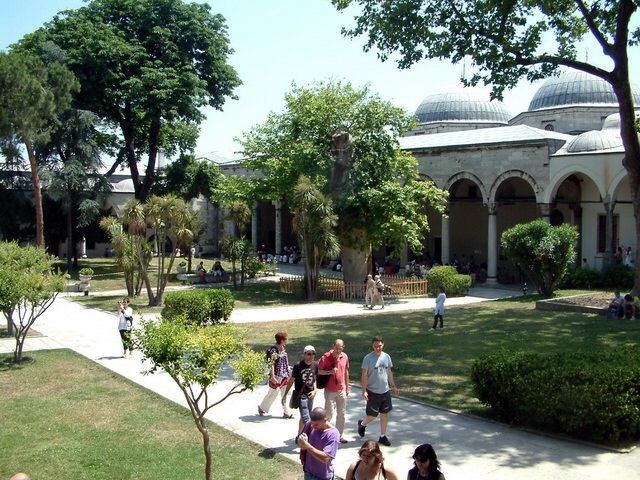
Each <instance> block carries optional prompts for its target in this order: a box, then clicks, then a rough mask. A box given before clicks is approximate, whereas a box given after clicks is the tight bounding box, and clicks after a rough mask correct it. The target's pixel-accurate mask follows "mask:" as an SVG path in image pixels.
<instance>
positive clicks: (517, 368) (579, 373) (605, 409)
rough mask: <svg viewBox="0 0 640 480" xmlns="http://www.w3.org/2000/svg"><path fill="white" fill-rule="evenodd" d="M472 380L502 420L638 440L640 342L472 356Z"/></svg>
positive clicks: (596, 437)
mask: <svg viewBox="0 0 640 480" xmlns="http://www.w3.org/2000/svg"><path fill="white" fill-rule="evenodd" d="M471 380H472V382H473V386H474V391H475V393H476V396H477V397H478V399H479V400H480V401H481V402H482V403H483V404H485V405H488V406H490V407H491V408H492V410H493V412H494V413H495V414H496V415H497V417H498V418H499V419H500V420H502V421H506V422H509V423H515V424H520V425H528V426H532V427H536V428H540V429H543V430H549V431H553V432H558V433H563V434H567V435H571V436H574V437H577V438H580V439H585V440H590V441H595V442H606V443H617V442H621V441H623V442H626V441H630V440H638V439H640V347H627V348H621V349H619V350H615V351H610V350H606V351H597V350H596V351H589V352H575V353H561V354H555V355H544V354H538V353H528V352H520V351H517V352H514V351H501V352H497V353H491V354H487V355H484V356H482V357H480V358H478V359H476V361H475V362H474V364H473V367H472V370H471Z"/></svg>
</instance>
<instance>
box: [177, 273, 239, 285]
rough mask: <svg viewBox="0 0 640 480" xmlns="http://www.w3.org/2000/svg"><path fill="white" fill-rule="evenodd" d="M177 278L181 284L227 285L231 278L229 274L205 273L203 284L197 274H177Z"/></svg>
mask: <svg viewBox="0 0 640 480" xmlns="http://www.w3.org/2000/svg"><path fill="white" fill-rule="evenodd" d="M177 278H178V280H180V281H182V282H190V283H227V282H228V281H229V279H230V278H231V274H230V273H229V272H224V273H223V274H222V275H214V274H213V273H207V274H206V275H205V277H204V282H203V281H202V279H201V278H200V276H199V275H198V274H197V273H179V274H178V275H177Z"/></svg>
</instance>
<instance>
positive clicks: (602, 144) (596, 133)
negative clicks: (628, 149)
mask: <svg viewBox="0 0 640 480" xmlns="http://www.w3.org/2000/svg"><path fill="white" fill-rule="evenodd" d="M621 146H622V138H620V134H619V133H617V132H615V131H614V130H611V129H607V130H590V131H588V132H584V133H581V134H580V135H578V136H577V137H576V138H574V139H573V140H571V141H570V142H569V143H568V144H567V152H570V153H580V152H595V151H598V150H609V149H611V148H617V147H621Z"/></svg>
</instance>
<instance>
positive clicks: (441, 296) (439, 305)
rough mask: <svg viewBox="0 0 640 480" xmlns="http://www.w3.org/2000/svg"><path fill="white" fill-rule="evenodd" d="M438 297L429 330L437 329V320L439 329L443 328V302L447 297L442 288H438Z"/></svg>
mask: <svg viewBox="0 0 640 480" xmlns="http://www.w3.org/2000/svg"><path fill="white" fill-rule="evenodd" d="M438 292H439V293H438V296H437V297H436V309H435V311H434V312H433V327H431V330H435V329H436V328H438V320H440V328H444V326H443V323H444V301H445V300H446V299H447V295H446V294H445V293H444V288H442V287H439V288H438Z"/></svg>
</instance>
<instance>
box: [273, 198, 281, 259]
mask: <svg viewBox="0 0 640 480" xmlns="http://www.w3.org/2000/svg"><path fill="white" fill-rule="evenodd" d="M273 206H274V207H275V209H276V255H282V201H281V200H274V201H273Z"/></svg>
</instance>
